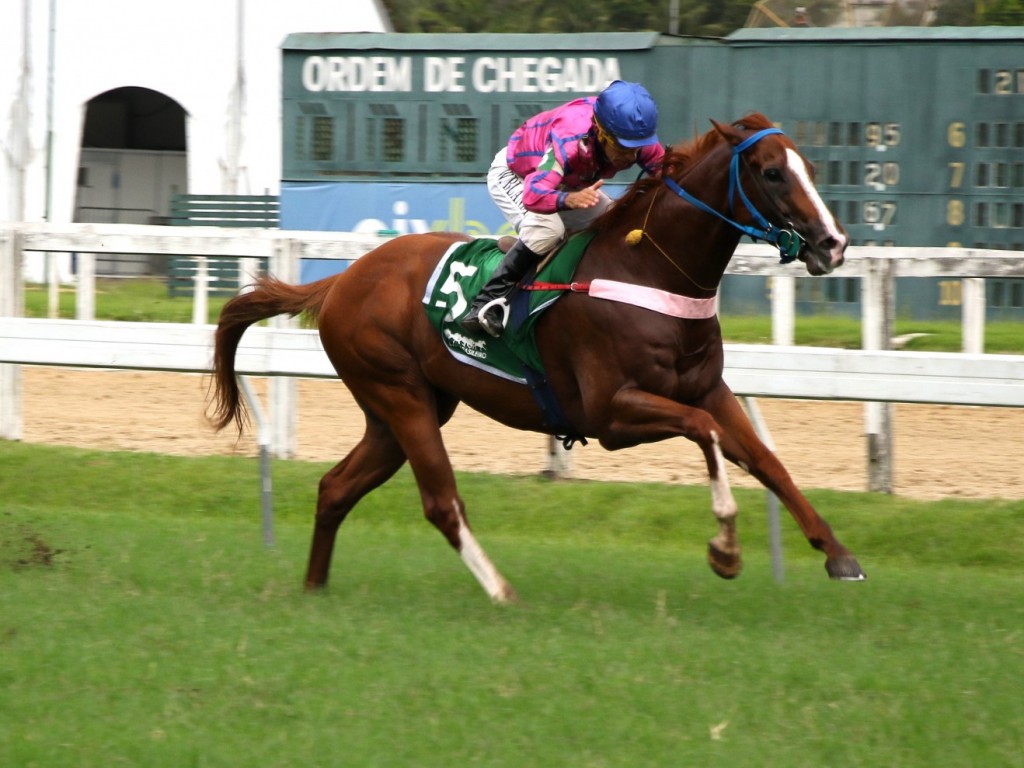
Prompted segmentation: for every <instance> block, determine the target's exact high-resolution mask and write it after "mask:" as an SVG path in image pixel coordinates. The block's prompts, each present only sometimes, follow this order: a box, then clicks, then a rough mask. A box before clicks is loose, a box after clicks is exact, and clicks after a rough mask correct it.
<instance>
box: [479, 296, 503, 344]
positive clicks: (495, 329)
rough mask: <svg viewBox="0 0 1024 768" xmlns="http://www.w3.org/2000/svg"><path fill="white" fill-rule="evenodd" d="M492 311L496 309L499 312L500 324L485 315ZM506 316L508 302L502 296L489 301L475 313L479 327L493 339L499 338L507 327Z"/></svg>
mask: <svg viewBox="0 0 1024 768" xmlns="http://www.w3.org/2000/svg"><path fill="white" fill-rule="evenodd" d="M492 309H497V310H500V311H501V322H500V323H498V322H495V321H494V320H491V319H490V318H489V317H488V316H487V313H488V312H490V311H491V310H492ZM508 316H509V305H508V300H507V299H506V298H505V297H504V296H499V297H498V298H496V299H491V300H490V301H488V302H487V303H486V304H484V305H483V306H482V307H480V311H479V312H478V313H477V319H478V320H479V322H480V327H481V328H483V329H484V330H485V331H487V333H489V334H490V335H491V336H493V337H494V338H498V337H499V336H501V333H502V331H504V330H505V326H506V325H508Z"/></svg>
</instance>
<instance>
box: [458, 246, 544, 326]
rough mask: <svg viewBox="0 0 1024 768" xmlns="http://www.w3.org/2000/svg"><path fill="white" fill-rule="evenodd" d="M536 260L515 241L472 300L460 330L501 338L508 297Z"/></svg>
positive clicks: (506, 317) (537, 260)
mask: <svg viewBox="0 0 1024 768" xmlns="http://www.w3.org/2000/svg"><path fill="white" fill-rule="evenodd" d="M539 261H540V254H537V253H534V252H533V251H531V250H530V249H529V248H527V247H526V244H525V243H524V242H523V241H522V240H516V242H515V245H513V246H512V247H511V248H509V249H508V253H506V254H505V258H504V259H502V260H501V264H499V265H498V268H497V269H496V270H495V271H494V274H493V275H491V279H490V281H489V282H488V283H487V285H485V286H484V287H483V288H482V289H481V291H480V293H478V294H477V295H476V298H475V299H473V305H472V306H471V307H470V308H469V312H467V313H466V315H465V317H463V318H462V320H461V325H462V327H463V328H465V329H466V330H467V331H474V332H475V331H479V330H480V329H481V328H482V329H483V330H484V331H486V332H487V333H489V334H490V335H491V336H494V337H495V338H497V337H498V336H501V332H502V331H504V330H505V323H507V322H508V311H509V304H508V297H509V296H511V295H512V292H513V291H514V290H515V288H516V284H517V283H518V282H519V281H520V280H522V279H523V275H525V274H526V273H527V272H528V271H529V270H530V268H531V267H533V266H535V265H536V264H537V263H538V262H539Z"/></svg>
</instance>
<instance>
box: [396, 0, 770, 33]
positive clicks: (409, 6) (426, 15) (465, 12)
mask: <svg viewBox="0 0 1024 768" xmlns="http://www.w3.org/2000/svg"><path fill="white" fill-rule="evenodd" d="M753 5H754V2H753V0H724V1H723V0H706V1H702V0H678V6H679V17H678V31H679V33H680V34H688V35H727V34H729V33H730V32H733V31H734V30H736V29H739V28H740V27H742V26H743V23H744V22H745V21H746V19H747V15H748V14H749V13H750V9H751V8H752V7H753ZM384 6H385V8H387V10H388V13H389V14H390V16H391V23H392V24H393V25H394V27H395V30H396V31H397V32H495V33H501V32H562V33H574V32H625V31H636V30H653V31H657V32H668V31H669V29H670V27H669V24H670V19H669V13H670V6H671V2H670V0H590V2H587V3H563V4H554V3H552V2H550V0H384Z"/></svg>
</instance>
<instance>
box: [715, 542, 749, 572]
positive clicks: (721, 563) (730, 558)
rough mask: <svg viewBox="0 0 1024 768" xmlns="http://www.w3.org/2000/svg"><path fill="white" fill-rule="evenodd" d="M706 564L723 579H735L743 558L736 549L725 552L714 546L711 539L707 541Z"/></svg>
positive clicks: (741, 566)
mask: <svg viewBox="0 0 1024 768" xmlns="http://www.w3.org/2000/svg"><path fill="white" fill-rule="evenodd" d="M708 565H710V566H711V570H712V571H714V572H715V574H717V575H718V576H720V577H721V578H723V579H735V578H736V577H737V576H739V575H740V571H741V570H743V560H742V558H741V557H740V553H739V552H738V551H736V552H725V551H723V550H721V549H719V548H718V547H716V546H715V543H714V542H713V541H712V542H708Z"/></svg>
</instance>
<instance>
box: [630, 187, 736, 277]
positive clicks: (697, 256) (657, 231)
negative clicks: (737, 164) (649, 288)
mask: <svg viewBox="0 0 1024 768" xmlns="http://www.w3.org/2000/svg"><path fill="white" fill-rule="evenodd" d="M709 176H710V175H709ZM714 186H715V183H714V182H711V183H704V182H703V181H701V180H698V179H692V180H691V179H687V180H686V185H685V186H684V189H686V191H687V192H689V193H690V194H692V195H694V196H695V197H697V198H698V199H699V200H701V201H702V202H704V203H707V204H708V205H710V206H711V207H712V208H714V209H715V210H717V211H725V210H726V207H727V204H728V203H727V198H728V191H727V187H726V184H721V185H720V186H721V187H722V188H721V190H717V189H715V188H714ZM662 198H663V199H662ZM658 202H660V203H661V204H660V206H658V208H657V211H654V210H652V211H651V218H650V222H649V223H648V225H647V226H646V227H645V230H646V235H645V239H647V240H649V241H650V243H651V245H652V246H656V247H655V248H654V249H655V251H657V252H658V255H659V256H660V257H661V258H658V259H655V260H654V261H656V262H658V267H657V269H658V272H659V274H660V276H661V279H663V280H665V281H667V282H669V283H671V284H672V285H673V286H674V290H673V289H666V290H673V292H675V293H682V294H684V295H688V296H696V297H705V296H710V295H713V294H714V293H716V292H717V290H718V286H719V284H720V283H721V281H722V276H723V275H724V274H725V270H726V267H728V266H729V260H730V259H731V258H732V254H733V252H734V251H735V250H736V246H737V245H739V241H740V236H741V235H740V232H739V230H737V229H736V228H735V227H733V226H731V225H730V224H728V223H727V222H725V221H723V220H722V219H720V218H718V217H716V216H713V215H712V214H710V213H707V212H705V211H701V210H698V209H697V208H696V207H695V206H693V205H691V204H689V203H687V202H685V201H683V200H682V199H681V198H679V197H677V196H676V195H675V193H674V192H672V191H671V190H670V189H669V188H668V187H663V188H662V189H661V191H660V193H659V201H658Z"/></svg>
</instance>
